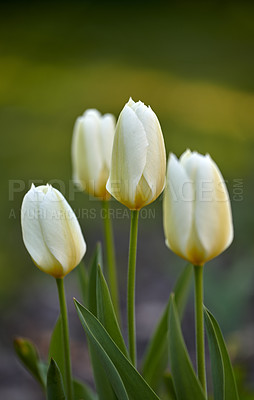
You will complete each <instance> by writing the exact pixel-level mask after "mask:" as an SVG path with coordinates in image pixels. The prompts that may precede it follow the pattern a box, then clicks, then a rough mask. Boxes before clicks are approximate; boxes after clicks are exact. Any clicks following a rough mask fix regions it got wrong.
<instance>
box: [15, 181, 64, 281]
mask: <svg viewBox="0 0 254 400" xmlns="http://www.w3.org/2000/svg"><path fill="white" fill-rule="evenodd" d="M42 198H44V193H43V191H42V190H40V187H37V188H36V189H35V187H34V186H33V185H32V188H31V189H30V190H29V192H28V193H27V194H26V195H25V197H24V199H23V202H22V207H21V227H22V235H23V240H24V243H25V246H26V248H27V250H28V252H29V254H30V255H31V257H32V259H33V260H34V262H35V264H36V265H37V266H38V268H40V269H42V270H43V271H44V272H47V273H49V274H50V273H51V272H52V271H54V272H55V273H56V275H59V276H61V275H62V274H63V267H62V266H61V264H60V263H59V261H58V260H57V259H56V258H55V257H54V255H53V254H52V253H51V252H50V250H49V248H48V246H47V244H46V241H45V238H44V236H43V231H42V227H41V224H40V221H41V220H42V219H43V218H45V215H43V214H41V210H40V208H39V204H40V202H41V201H42Z"/></svg>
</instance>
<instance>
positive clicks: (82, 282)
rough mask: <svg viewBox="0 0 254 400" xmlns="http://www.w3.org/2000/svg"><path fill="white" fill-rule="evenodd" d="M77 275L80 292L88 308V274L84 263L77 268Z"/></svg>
mask: <svg viewBox="0 0 254 400" xmlns="http://www.w3.org/2000/svg"><path fill="white" fill-rule="evenodd" d="M76 270H77V275H78V282H79V287H80V292H81V295H82V299H83V303H84V304H85V305H86V306H87V305H88V282H89V277H88V272H87V270H86V268H85V264H84V262H81V263H80V264H79V265H78V266H77V268H76Z"/></svg>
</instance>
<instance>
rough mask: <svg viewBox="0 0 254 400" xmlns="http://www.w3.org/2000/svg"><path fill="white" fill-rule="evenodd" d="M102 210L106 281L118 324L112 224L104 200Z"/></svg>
mask: <svg viewBox="0 0 254 400" xmlns="http://www.w3.org/2000/svg"><path fill="white" fill-rule="evenodd" d="M102 207H103V210H104V214H103V220H104V235H105V241H106V254H107V266H108V279H109V287H110V292H111V297H112V303H113V305H114V308H115V312H116V316H117V318H118V321H119V322H120V318H121V317H120V309H119V295H118V284H117V272H116V258H115V245H114V236H113V229H112V223H111V219H110V215H109V202H108V201H107V200H104V201H103V202H102Z"/></svg>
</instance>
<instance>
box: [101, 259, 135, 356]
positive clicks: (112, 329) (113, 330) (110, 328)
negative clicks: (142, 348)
mask: <svg viewBox="0 0 254 400" xmlns="http://www.w3.org/2000/svg"><path fill="white" fill-rule="evenodd" d="M96 294H97V317H98V320H99V321H100V322H101V323H102V325H103V326H104V328H105V329H106V331H107V332H108V334H109V335H110V336H111V338H112V339H113V341H114V342H115V343H116V345H117V346H118V347H119V349H120V350H121V351H122V352H123V353H124V355H125V356H126V357H129V355H128V351H127V349H126V346H125V343H124V340H123V337H122V334H121V330H120V327H119V324H118V321H117V317H116V314H115V310H114V306H113V303H112V300H111V296H110V292H109V289H108V286H107V283H106V280H105V278H104V276H103V273H102V270H101V267H100V266H98V271H97V293H96Z"/></svg>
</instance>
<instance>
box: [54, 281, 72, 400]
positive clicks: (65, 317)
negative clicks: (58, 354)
mask: <svg viewBox="0 0 254 400" xmlns="http://www.w3.org/2000/svg"><path fill="white" fill-rule="evenodd" d="M56 283H57V289H58V297H59V305H60V313H61V318H62V328H63V343H64V348H63V352H64V361H65V379H66V393H67V399H68V400H73V399H74V397H73V385H72V374H71V357H70V340H69V327H68V315H67V306H66V299H65V291H64V280H63V278H56Z"/></svg>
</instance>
